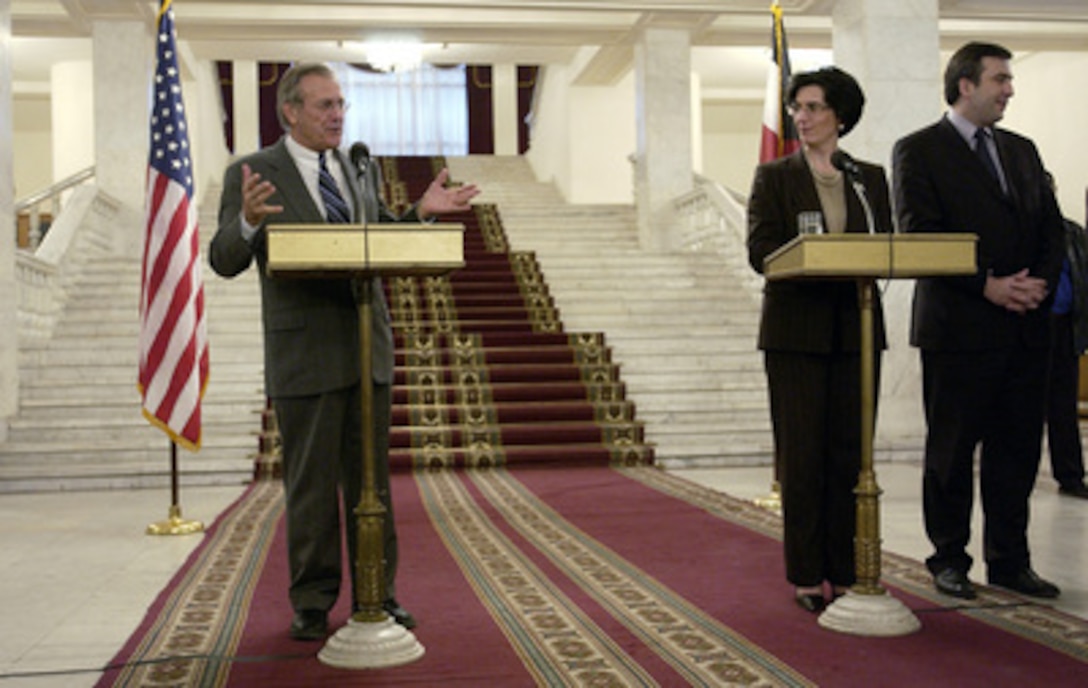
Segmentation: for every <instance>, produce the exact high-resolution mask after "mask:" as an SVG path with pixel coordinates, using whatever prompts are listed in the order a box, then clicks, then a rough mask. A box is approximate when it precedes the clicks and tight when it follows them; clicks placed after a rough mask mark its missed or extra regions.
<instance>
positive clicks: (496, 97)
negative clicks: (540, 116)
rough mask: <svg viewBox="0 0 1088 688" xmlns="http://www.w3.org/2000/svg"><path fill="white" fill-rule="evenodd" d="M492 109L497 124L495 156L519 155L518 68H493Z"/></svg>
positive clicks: (498, 66) (504, 66)
mask: <svg viewBox="0 0 1088 688" xmlns="http://www.w3.org/2000/svg"><path fill="white" fill-rule="evenodd" d="M491 96H492V97H491V109H492V121H493V122H494V123H495V134H494V136H495V141H494V144H495V148H494V151H495V155H517V154H518V68H517V65H513V64H495V65H492V66H491Z"/></svg>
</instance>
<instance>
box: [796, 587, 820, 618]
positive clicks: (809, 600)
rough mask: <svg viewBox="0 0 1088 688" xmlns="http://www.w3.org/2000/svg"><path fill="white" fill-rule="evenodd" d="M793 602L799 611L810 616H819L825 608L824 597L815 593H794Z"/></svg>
mask: <svg viewBox="0 0 1088 688" xmlns="http://www.w3.org/2000/svg"><path fill="white" fill-rule="evenodd" d="M793 600H794V602H796V603H797V606H798V607H800V608H801V609H804V610H805V611H806V612H809V613H812V614H819V613H820V612H822V611H823V610H824V607H825V606H827V602H826V601H824V596H823V595H820V594H817V593H801V592H799V593H796V594H794V597H793Z"/></svg>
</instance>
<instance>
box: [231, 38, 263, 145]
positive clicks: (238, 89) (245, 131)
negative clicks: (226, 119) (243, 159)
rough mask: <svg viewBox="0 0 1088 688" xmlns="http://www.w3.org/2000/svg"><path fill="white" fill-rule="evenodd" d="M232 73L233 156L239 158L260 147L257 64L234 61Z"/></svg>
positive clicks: (252, 61) (246, 61)
mask: <svg viewBox="0 0 1088 688" xmlns="http://www.w3.org/2000/svg"><path fill="white" fill-rule="evenodd" d="M232 73H233V77H232V86H231V95H232V96H233V98H234V118H233V124H234V154H235V155H239V156H241V155H246V154H247V153H253V152H254V151H256V150H257V149H258V148H260V147H261V113H260V109H261V107H260V98H261V95H260V87H259V85H258V81H257V75H258V67H257V63H256V62H255V61H254V60H235V61H234V68H233V70H232Z"/></svg>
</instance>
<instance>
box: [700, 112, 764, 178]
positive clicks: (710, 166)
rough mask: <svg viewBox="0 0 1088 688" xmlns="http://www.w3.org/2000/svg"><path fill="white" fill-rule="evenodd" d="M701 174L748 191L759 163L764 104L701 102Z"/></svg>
mask: <svg viewBox="0 0 1088 688" xmlns="http://www.w3.org/2000/svg"><path fill="white" fill-rule="evenodd" d="M702 109H703V145H702V151H703V175H704V176H706V177H709V178H710V179H713V180H715V181H717V182H719V183H720V184H722V185H723V186H726V187H728V188H731V189H735V190H737V191H740V192H741V193H743V194H747V193H748V189H749V187H751V184H752V174H753V171H754V170H755V167H756V164H757V163H758V162H759V132H760V128H761V127H762V126H763V103H758V102H752V101H742V102H723V101H705V102H703V108H702Z"/></svg>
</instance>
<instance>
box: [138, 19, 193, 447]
mask: <svg viewBox="0 0 1088 688" xmlns="http://www.w3.org/2000/svg"><path fill="white" fill-rule="evenodd" d="M170 1H171V0H162V4H161V6H160V8H159V19H158V36H157V39H156V44H157V47H156V62H157V64H156V67H155V84H154V92H153V95H152V97H153V102H152V104H151V149H150V156H149V160H148V169H147V218H146V219H147V234H146V239H145V243H144V256H143V273H142V282H141V290H140V379H139V389H140V393H141V395H142V397H143V414H144V417H145V418H147V419H148V421H150V422H151V424H152V425H155V426H156V427H158V428H160V429H161V430H163V431H164V432H166V434H168V435H169V436H170V439H171V440H173V441H174V442H175V443H176V444H179V445H181V446H183V447H185V448H186V449H189V450H191V451H196V450H198V449H200V437H201V423H200V401H201V398H202V397H203V396H204V388H205V386H206V384H207V381H208V334H207V323H206V318H205V313H204V282H203V277H202V275H201V269H200V245H199V236H198V232H197V221H196V208H195V206H194V203H193V170H192V163H191V160H190V156H189V135H188V131H187V125H186V119H185V107H184V105H183V104H182V99H181V79H180V77H179V73H178V60H177V52H176V45H177V37H176V35H175V31H174V12H173V10H172V9H170Z"/></svg>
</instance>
